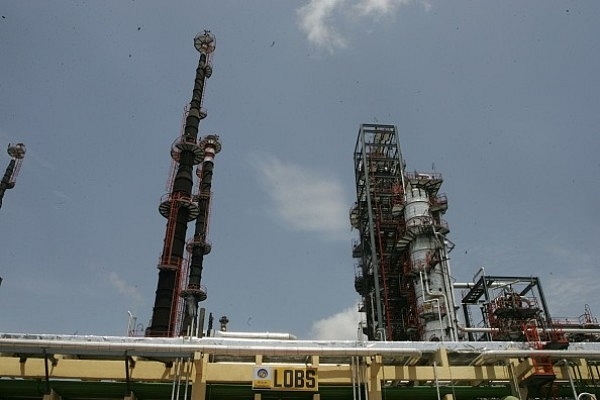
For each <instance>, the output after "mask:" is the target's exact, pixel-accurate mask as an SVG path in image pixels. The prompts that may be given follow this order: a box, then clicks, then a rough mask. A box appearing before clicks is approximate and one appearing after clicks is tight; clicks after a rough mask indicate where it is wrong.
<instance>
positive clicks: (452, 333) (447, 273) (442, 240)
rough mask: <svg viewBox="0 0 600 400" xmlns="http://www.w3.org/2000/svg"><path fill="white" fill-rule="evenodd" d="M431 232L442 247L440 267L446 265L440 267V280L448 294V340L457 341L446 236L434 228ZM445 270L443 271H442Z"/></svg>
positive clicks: (454, 301)
mask: <svg viewBox="0 0 600 400" xmlns="http://www.w3.org/2000/svg"><path fill="white" fill-rule="evenodd" d="M433 233H434V235H435V237H436V238H437V240H438V242H439V244H440V246H441V248H442V249H443V254H442V257H441V258H442V260H444V261H441V266H442V267H444V266H445V267H446V268H445V269H444V268H442V280H443V281H444V286H445V290H446V292H447V293H449V294H450V300H451V301H450V303H451V305H450V304H448V298H446V299H445V301H446V308H447V310H446V312H447V313H449V316H450V317H449V318H448V320H449V321H450V324H449V326H450V340H452V341H458V332H456V330H455V327H456V326H457V325H458V318H457V317H456V310H455V309H454V307H455V306H456V299H455V298H454V288H453V286H452V283H451V282H450V278H451V276H452V274H451V272H450V259H449V258H448V252H447V251H446V244H445V241H446V237H445V236H444V235H442V234H441V233H439V232H438V231H436V230H435V229H434V230H433ZM444 271H445V273H444Z"/></svg>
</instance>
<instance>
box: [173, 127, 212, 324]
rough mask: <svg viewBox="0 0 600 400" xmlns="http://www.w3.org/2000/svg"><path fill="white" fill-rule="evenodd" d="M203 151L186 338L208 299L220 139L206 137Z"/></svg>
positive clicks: (186, 296) (186, 305)
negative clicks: (205, 276) (206, 272)
mask: <svg viewBox="0 0 600 400" xmlns="http://www.w3.org/2000/svg"><path fill="white" fill-rule="evenodd" d="M200 148H201V149H202V150H203V152H204V160H203V161H202V167H201V168H198V169H197V170H196V174H197V175H198V178H200V189H199V191H198V211H199V212H198V217H197V218H196V226H195V230H194V238H193V239H192V241H190V242H189V243H188V245H187V250H188V252H190V253H191V259H190V266H189V277H188V283H187V287H186V288H185V289H184V290H182V291H181V296H182V297H183V299H184V301H185V303H184V309H185V311H184V313H183V320H182V324H181V334H182V335H185V334H187V333H188V329H189V331H190V333H193V332H194V331H195V328H196V327H195V326H194V324H195V323H197V322H198V321H197V319H198V303H200V302H201V301H204V300H206V298H207V293H206V289H205V288H204V286H202V285H201V280H202V268H203V262H204V256H205V255H206V254H208V253H210V250H211V244H210V243H209V242H208V241H207V237H208V218H209V213H210V199H211V186H212V175H213V168H214V160H215V154H217V153H218V152H220V151H221V142H220V141H219V136H217V135H207V136H205V137H204V139H202V140H201V141H200Z"/></svg>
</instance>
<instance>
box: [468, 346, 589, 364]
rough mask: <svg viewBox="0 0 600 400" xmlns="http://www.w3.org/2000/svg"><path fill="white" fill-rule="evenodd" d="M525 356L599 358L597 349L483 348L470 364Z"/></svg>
mask: <svg viewBox="0 0 600 400" xmlns="http://www.w3.org/2000/svg"><path fill="white" fill-rule="evenodd" d="M526 357H552V358H564V359H576V358H584V359H586V360H600V351H598V350H534V349H530V350H485V351H483V352H482V353H481V354H480V355H478V356H477V357H476V358H475V359H474V360H473V361H472V362H471V365H477V366H479V365H484V364H485V363H486V362H489V361H501V360H506V359H507V358H526Z"/></svg>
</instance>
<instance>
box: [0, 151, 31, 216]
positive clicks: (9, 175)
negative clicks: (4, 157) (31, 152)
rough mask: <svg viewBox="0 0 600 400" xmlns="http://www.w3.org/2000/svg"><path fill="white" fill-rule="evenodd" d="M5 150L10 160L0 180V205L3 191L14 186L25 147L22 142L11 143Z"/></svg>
mask: <svg viewBox="0 0 600 400" xmlns="http://www.w3.org/2000/svg"><path fill="white" fill-rule="evenodd" d="M6 151H7V153H8V155H9V156H10V158H11V160H10V162H9V163H8V166H7V167H6V171H5V172H4V176H3V177H2V180H1V181H0V207H2V200H3V199H4V192H6V190H7V189H12V188H13V187H15V178H16V177H17V174H18V173H19V169H20V168H21V163H22V162H23V157H25V151H26V148H25V145H24V144H23V143H17V144H12V143H11V144H9V145H8V149H7V150H6Z"/></svg>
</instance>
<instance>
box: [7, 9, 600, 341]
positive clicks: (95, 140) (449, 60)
mask: <svg viewBox="0 0 600 400" xmlns="http://www.w3.org/2000/svg"><path fill="white" fill-rule="evenodd" d="M0 13H1V18H0V38H1V40H0V54H1V55H2V59H3V62H2V63H0V91H1V93H2V96H0V139H1V141H2V142H4V145H5V146H6V145H7V144H8V143H9V142H24V143H25V144H26V145H27V148H28V152H27V155H26V158H25V160H24V163H23V167H22V169H21V174H20V175H19V177H18V178H17V185H16V187H15V188H14V189H13V190H10V191H8V192H7V193H6V195H5V198H4V204H3V207H2V209H0V223H1V224H2V229H0V242H1V243H3V251H2V252H1V253H0V276H2V277H3V279H4V280H3V283H2V286H1V287H0V331H4V332H48V333H75V332H77V333H80V334H106V335H121V334H124V333H125V330H126V326H127V311H132V312H133V313H134V314H135V315H136V316H137V317H138V321H139V322H140V323H141V324H143V325H146V323H147V321H148V319H149V318H150V315H151V309H152V304H153V300H154V291H155V289H156V282H157V278H158V271H157V269H156V265H157V261H158V256H159V253H160V251H161V249H162V240H163V236H164V231H165V220H164V219H163V218H162V217H161V216H160V215H159V213H158V211H157V207H158V202H159V199H160V196H161V195H163V194H164V193H165V192H166V189H165V184H166V181H167V176H168V174H169V168H170V157H169V149H170V145H171V143H172V142H173V140H174V139H175V138H176V137H177V135H179V132H180V126H181V117H182V112H183V107H184V106H185V105H186V104H187V103H188V102H189V100H190V99H191V90H192V87H193V79H194V70H195V67H196V64H197V59H198V54H197V52H196V51H195V50H194V48H193V45H192V39H193V37H194V35H195V34H196V33H197V32H199V31H202V30H204V29H210V30H211V31H212V32H213V33H214V34H215V36H216V40H217V49H216V51H215V53H214V57H213V68H214V73H213V76H212V77H211V78H210V79H209V80H208V83H207V86H206V92H205V98H204V106H205V107H206V109H207V110H208V118H207V119H205V120H204V121H203V122H202V124H201V127H200V135H202V136H203V135H206V134H211V133H216V134H218V135H220V137H221V140H222V144H223V150H222V152H221V153H219V154H218V155H217V157H216V161H215V173H214V178H213V202H212V213H211V220H210V232H209V237H210V240H211V241H212V243H213V251H212V253H211V254H209V255H208V256H207V257H206V258H205V261H204V273H203V284H204V285H206V286H207V289H208V300H207V301H206V302H204V303H202V306H204V307H205V308H206V309H207V312H212V313H213V314H214V315H215V317H217V318H216V319H218V317H220V316H221V315H227V316H228V317H229V319H230V321H231V322H230V325H229V326H230V329H231V330H241V331H270V332H291V333H294V334H296V335H297V336H299V337H300V338H324V337H337V338H347V337H349V338H351V337H354V335H355V332H356V329H355V327H356V325H355V321H356V313H355V312H354V311H355V309H356V306H355V304H356V302H357V301H358V296H357V294H356V293H355V292H354V289H353V278H354V260H353V259H352V257H351V240H352V239H353V238H354V237H355V236H356V233H355V232H352V231H351V230H350V226H349V221H348V210H349V208H350V206H351V205H352V203H353V201H354V186H353V182H354V177H353V174H354V171H353V166H352V151H353V146H354V143H355V139H356V135H357V132H358V128H359V125H360V124H361V123H373V122H380V123H388V124H395V125H396V126H397V127H398V130H399V132H400V140H401V145H402V149H403V154H404V157H405V159H406V160H407V164H408V169H409V170H410V169H417V170H422V171H430V170H432V169H435V171H437V172H441V173H442V174H443V176H444V178H445V182H444V185H443V187H442V191H443V192H445V193H447V195H448V198H449V210H448V212H447V214H446V219H447V220H448V222H449V224H450V228H451V233H450V235H449V237H450V238H451V240H452V241H453V242H454V243H455V244H456V248H455V250H454V251H453V252H452V253H451V257H452V260H451V263H452V271H453V274H454V277H455V279H456V280H457V281H468V280H470V279H471V278H472V276H473V274H474V273H475V272H476V270H477V269H478V268H479V267H480V266H485V267H486V269H487V270H488V271H489V273H491V274H496V275H500V274H506V275H522V276H523V275H524V276H529V275H533V276H538V277H540V279H541V281H542V283H543V287H544V289H545V293H546V297H547V298H548V301H549V304H550V311H551V312H552V314H553V316H557V317H558V316H578V315H580V314H582V313H583V310H584V304H586V303H587V304H589V305H590V306H591V309H592V311H595V312H596V313H598V314H600V302H599V301H598V296H597V293H596V285H597V284H598V282H599V280H598V271H599V267H600V256H599V255H598V251H597V243H598V242H599V241H600V225H599V224H598V220H599V218H598V216H599V206H598V198H600V179H599V178H598V176H600V161H599V160H600V159H599V157H598V154H599V153H600V132H599V130H600V113H599V112H598V107H599V104H600V75H599V74H598V71H599V70H600V52H599V49H598V37H600V27H599V25H598V23H597V21H598V20H600V4H598V2H596V1H578V2H573V1H528V2H522V1H502V2H473V1H460V0H459V1H453V2H445V1H439V0H430V1H420V0H414V1H410V0H330V1H325V0H309V1H293V2H292V1H289V2H288V1H276V0H271V1H267V0H262V1H260V0H259V1H252V2H246V1H217V0H214V1H194V2H191V1H177V2H161V1H140V0H133V1H104V2H94V1H72V2H67V1H57V2H44V1H28V2H21V1H7V2H4V3H3V4H2V6H0ZM8 161H9V158H8V155H6V154H5V155H4V156H3V157H1V158H0V167H1V168H5V166H6V165H7V164H8ZM188 232H190V233H191V228H190V229H189V230H188Z"/></svg>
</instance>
